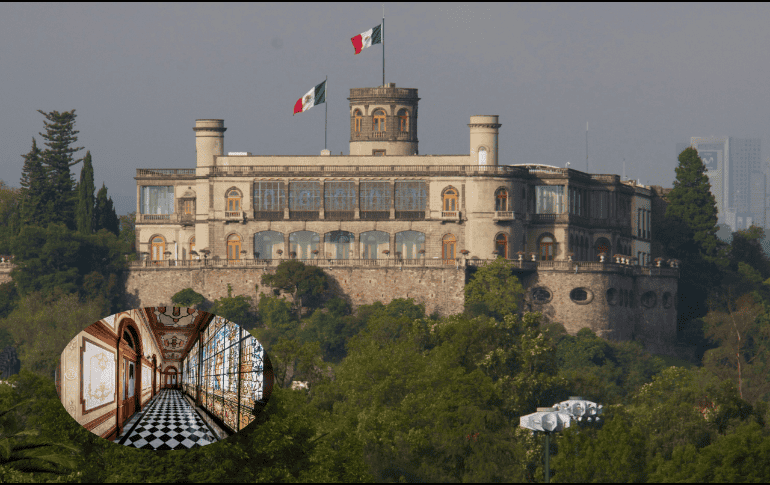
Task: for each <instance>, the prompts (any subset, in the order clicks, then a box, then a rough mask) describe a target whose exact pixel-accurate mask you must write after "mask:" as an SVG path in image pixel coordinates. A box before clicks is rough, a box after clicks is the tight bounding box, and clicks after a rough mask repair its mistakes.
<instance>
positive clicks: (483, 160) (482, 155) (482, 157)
mask: <svg viewBox="0 0 770 485" xmlns="http://www.w3.org/2000/svg"><path fill="white" fill-rule="evenodd" d="M486 164H487V149H486V148H484V147H480V148H479V165H486Z"/></svg>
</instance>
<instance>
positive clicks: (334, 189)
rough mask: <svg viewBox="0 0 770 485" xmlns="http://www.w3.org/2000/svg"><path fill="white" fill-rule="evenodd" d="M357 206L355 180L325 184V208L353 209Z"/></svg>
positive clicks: (334, 209) (337, 209) (329, 209)
mask: <svg viewBox="0 0 770 485" xmlns="http://www.w3.org/2000/svg"><path fill="white" fill-rule="evenodd" d="M355 208H356V184H355V182H326V183H325V184H324V210H326V211H352V210H355Z"/></svg>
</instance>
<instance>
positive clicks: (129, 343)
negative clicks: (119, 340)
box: [123, 329, 136, 350]
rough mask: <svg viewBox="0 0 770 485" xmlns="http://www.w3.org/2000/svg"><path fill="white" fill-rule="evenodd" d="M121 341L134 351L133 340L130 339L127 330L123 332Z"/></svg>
mask: <svg viewBox="0 0 770 485" xmlns="http://www.w3.org/2000/svg"><path fill="white" fill-rule="evenodd" d="M123 340H125V341H126V344H128V346H129V347H131V348H132V349H134V350H136V346H135V345H134V339H133V338H131V334H130V333H129V332H128V329H126V330H123Z"/></svg>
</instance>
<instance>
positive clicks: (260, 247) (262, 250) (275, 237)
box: [254, 231, 283, 259]
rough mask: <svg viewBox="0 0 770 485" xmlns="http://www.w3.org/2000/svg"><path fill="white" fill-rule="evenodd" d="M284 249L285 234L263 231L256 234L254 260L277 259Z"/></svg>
mask: <svg viewBox="0 0 770 485" xmlns="http://www.w3.org/2000/svg"><path fill="white" fill-rule="evenodd" d="M279 249H283V234H281V233H280V232H276V231H262V232H258V233H256V234H254V259H275V258H277V257H278V253H277V252H276V251H278V250H279Z"/></svg>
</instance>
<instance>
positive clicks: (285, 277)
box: [262, 259, 329, 319]
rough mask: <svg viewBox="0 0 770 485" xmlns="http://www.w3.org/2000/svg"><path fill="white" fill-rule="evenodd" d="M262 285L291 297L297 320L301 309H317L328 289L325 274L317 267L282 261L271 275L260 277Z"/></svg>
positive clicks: (300, 315) (292, 261) (298, 262)
mask: <svg viewBox="0 0 770 485" xmlns="http://www.w3.org/2000/svg"><path fill="white" fill-rule="evenodd" d="M262 284H263V285H266V286H271V287H273V288H276V290H280V291H284V292H286V293H288V294H289V295H291V298H292V304H293V308H294V311H296V312H297V318H298V319H301V318H302V307H308V308H317V307H318V306H319V305H320V304H321V303H322V301H323V295H324V293H326V291H327V290H328V289H329V280H328V277H327V276H326V273H324V272H323V270H322V269H321V268H319V267H317V266H307V265H305V264H304V263H302V262H301V261H297V260H294V259H292V260H288V261H283V262H282V263H281V264H279V265H278V267H277V268H276V270H275V273H273V274H266V275H263V276H262Z"/></svg>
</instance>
